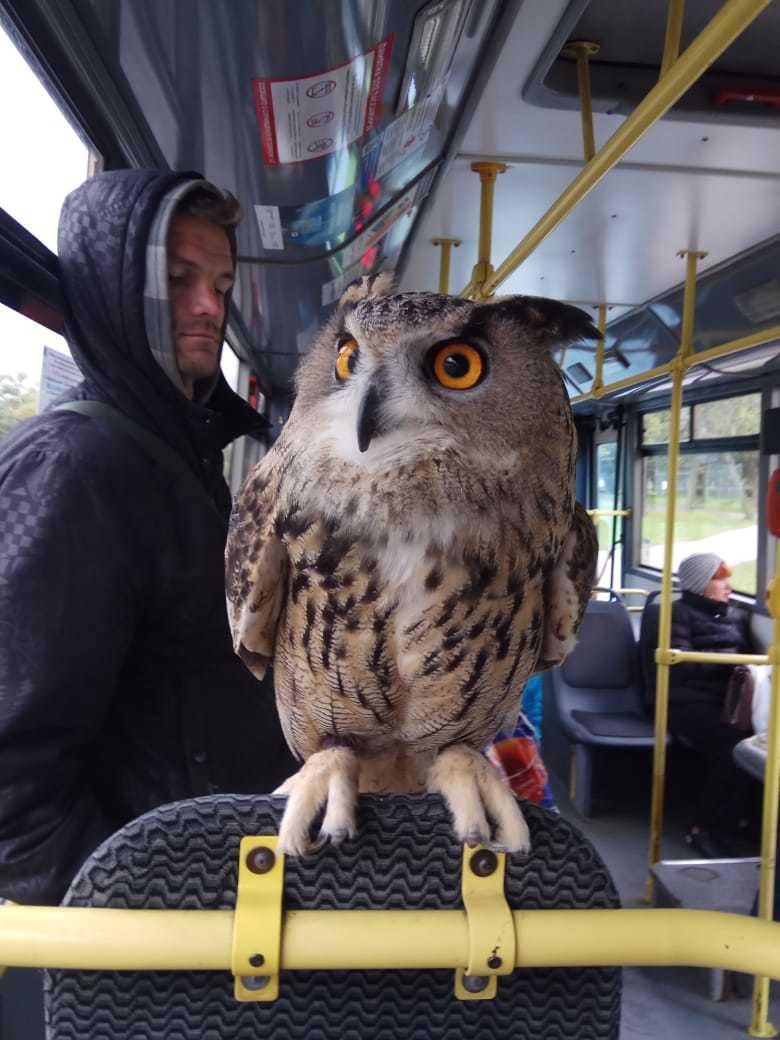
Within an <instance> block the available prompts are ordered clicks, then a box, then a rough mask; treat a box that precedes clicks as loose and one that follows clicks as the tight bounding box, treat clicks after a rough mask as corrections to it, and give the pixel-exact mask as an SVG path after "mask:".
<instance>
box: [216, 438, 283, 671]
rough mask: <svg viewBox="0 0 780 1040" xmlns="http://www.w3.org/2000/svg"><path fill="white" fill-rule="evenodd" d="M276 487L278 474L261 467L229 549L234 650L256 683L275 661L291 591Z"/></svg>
mask: <svg viewBox="0 0 780 1040" xmlns="http://www.w3.org/2000/svg"><path fill="white" fill-rule="evenodd" d="M266 458H269V456H266ZM277 487H278V481H277V480H276V473H275V472H274V471H273V470H271V471H270V472H265V471H264V465H263V464H261V465H260V466H259V467H258V469H257V470H255V472H254V473H253V474H252V475H250V477H249V478H248V479H247V481H246V483H245V484H244V486H243V488H242V489H241V493H240V495H239V497H238V501H237V502H236V504H235V506H234V508H233V514H232V516H231V518H230V530H229V533H228V540H227V548H226V550H225V567H226V587H227V606H228V620H229V622H230V629H231V632H232V633H233V649H234V650H235V651H236V653H237V654H238V656H239V657H240V658H241V660H242V661H243V662H244V664H245V665H246V666H247V668H248V669H249V670H250V671H251V672H253V673H254V674H255V675H256V676H257V678H258V679H262V678H263V676H264V675H265V672H266V668H267V667H268V665H269V664H270V663H271V661H272V660H273V656H274V644H275V642H276V626H277V624H278V621H279V615H280V613H281V610H282V606H283V604H284V597H285V595H286V591H287V574H288V570H289V560H288V557H287V550H286V547H285V544H284V542H283V541H282V539H281V538H280V537H279V535H278V534H277V531H276V523H275V509H274V506H275V503H276V498H277Z"/></svg>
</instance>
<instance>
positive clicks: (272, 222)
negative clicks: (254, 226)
mask: <svg viewBox="0 0 780 1040" xmlns="http://www.w3.org/2000/svg"><path fill="white" fill-rule="evenodd" d="M255 213H256V214H257V223H258V225H259V226H260V241H261V242H262V243H263V249H284V237H283V235H282V221H281V218H280V216H279V207H278V206H255Z"/></svg>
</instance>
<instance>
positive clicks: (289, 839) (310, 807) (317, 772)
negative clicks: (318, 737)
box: [274, 747, 358, 856]
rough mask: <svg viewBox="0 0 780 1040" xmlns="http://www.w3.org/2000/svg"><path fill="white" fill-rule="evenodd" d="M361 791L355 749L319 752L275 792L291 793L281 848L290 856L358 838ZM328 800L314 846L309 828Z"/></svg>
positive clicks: (280, 836)
mask: <svg viewBox="0 0 780 1040" xmlns="http://www.w3.org/2000/svg"><path fill="white" fill-rule="evenodd" d="M357 792H358V761H357V758H356V757H355V753H354V751H352V750H350V749H349V748H345V747H333V748H327V749H326V750H324V751H317V752H315V754H313V755H312V756H311V757H310V758H308V759H307V760H306V761H305V762H304V764H303V765H302V766H301V768H300V769H299V770H298V772H297V773H294V774H293V775H292V776H291V777H290V778H289V779H288V780H285V782H284V783H283V784H282V785H281V787H278V788H277V789H276V791H274V794H283V795H287V805H286V807H285V810H284V816H283V817H282V825H281V827H280V828H279V844H278V848H279V851H280V852H284V853H285V854H286V855H288V856H303V855H305V854H306V853H307V852H313V851H314V850H315V849H317V848H319V847H320V846H321V845H323V844H324V843H325V842H326V841H330V842H331V843H332V844H333V845H338V844H339V843H340V842H342V841H343V840H344V838H346V837H350V838H354V836H355V806H356V804H357ZM326 802H327V808H326V810H325V818H324V819H323V821H322V826H321V827H320V833H319V837H318V839H317V841H316V842H315V844H314V845H312V843H311V841H310V840H309V829H310V828H311V825H312V822H313V821H314V817H315V816H316V815H317V813H318V812H319V810H320V809H321V808H322V806H323V805H324V804H325V803H326Z"/></svg>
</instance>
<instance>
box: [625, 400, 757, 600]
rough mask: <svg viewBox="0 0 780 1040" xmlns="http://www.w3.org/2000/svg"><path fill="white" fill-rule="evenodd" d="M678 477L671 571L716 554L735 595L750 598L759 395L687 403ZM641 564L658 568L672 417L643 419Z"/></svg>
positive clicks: (754, 546) (753, 589)
mask: <svg viewBox="0 0 780 1040" xmlns="http://www.w3.org/2000/svg"><path fill="white" fill-rule="evenodd" d="M682 418H683V421H682V422H681V435H680V462H679V468H678V473H677V513H676V521H675V529H674V555H673V566H674V569H675V570H676V569H677V566H678V564H679V563H680V560H682V559H684V558H685V557H686V556H689V555H690V554H691V553H696V552H715V553H717V554H718V555H719V556H721V557H722V558H723V559H724V560H726V561H727V563H729V564H730V566H731V567H732V569H733V572H734V574H733V577H732V579H731V583H732V585H733V587H734V589H735V590H736V591H737V592H744V593H746V594H748V595H751V596H754V595H755V594H756V588H757V574H756V561H757V555H758V502H757V499H758V461H759V456H758V436H759V432H760V428H761V395H760V394H758V393H755V394H743V395H741V396H740V397H730V398H724V399H721V400H717V401H707V402H703V403H701V404H695V405H692V406H688V407H687V408H686V409H684V412H683V417H682ZM641 429H642V435H641V436H642V442H641V447H640V456H641V467H642V472H641V486H642V499H641V509H640V538H641V550H640V561H639V562H640V563H641V564H643V565H644V566H647V567H654V568H658V569H660V568H661V567H662V566H663V543H664V530H665V505H666V493H667V490H668V471H667V455H666V441H667V440H668V431H669V412H668V410H667V411H657V412H647V413H645V414H644V415H643V416H642V427H641Z"/></svg>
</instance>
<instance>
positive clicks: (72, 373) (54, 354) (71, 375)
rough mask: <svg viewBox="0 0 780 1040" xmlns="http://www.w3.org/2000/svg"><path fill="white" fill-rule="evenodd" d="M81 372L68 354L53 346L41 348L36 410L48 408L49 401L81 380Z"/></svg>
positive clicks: (40, 410)
mask: <svg viewBox="0 0 780 1040" xmlns="http://www.w3.org/2000/svg"><path fill="white" fill-rule="evenodd" d="M81 378H82V377H81V372H80V371H79V369H78V367H77V365H76V362H75V361H74V360H73V358H72V357H71V356H70V355H69V354H63V353H62V351H60V350H55V349H54V348H53V347H44V348H43V362H42V364H41V388H40V390H39V391H38V411H39V412H42V411H43V410H44V409H45V408H48V407H49V405H50V404H51V402H52V401H53V400H54V399H55V398H57V397H59V396H60V394H61V393H64V392H65V390H69V389H70V388H71V387H72V386H75V385H76V383H78V382H79V381H80V380H81Z"/></svg>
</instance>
